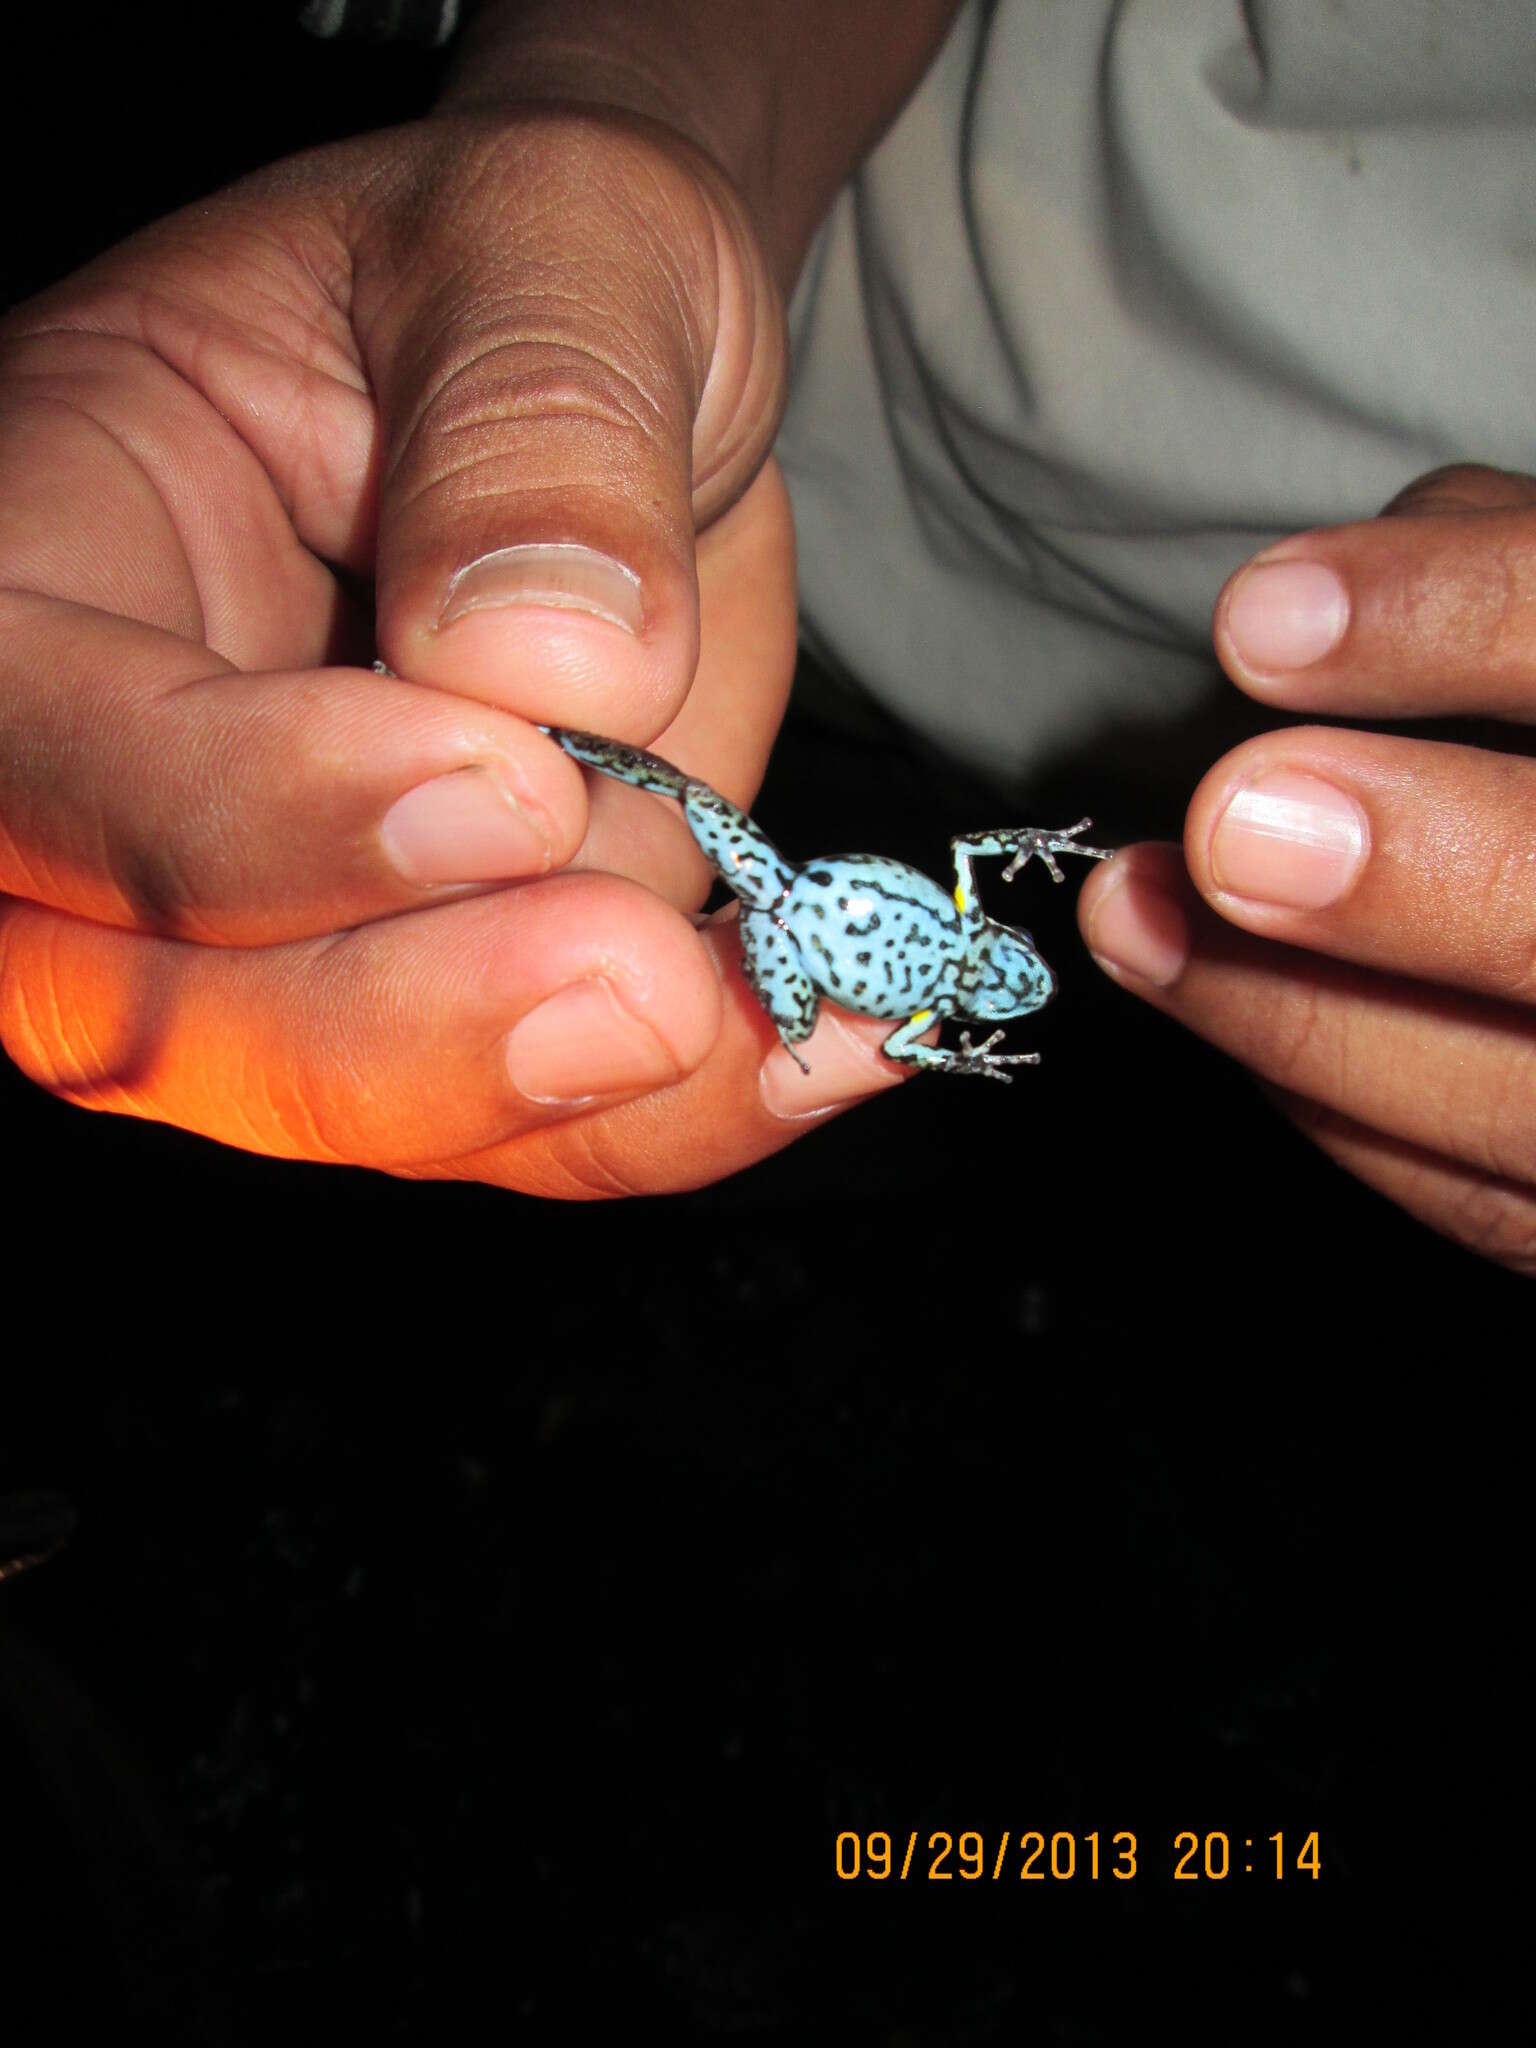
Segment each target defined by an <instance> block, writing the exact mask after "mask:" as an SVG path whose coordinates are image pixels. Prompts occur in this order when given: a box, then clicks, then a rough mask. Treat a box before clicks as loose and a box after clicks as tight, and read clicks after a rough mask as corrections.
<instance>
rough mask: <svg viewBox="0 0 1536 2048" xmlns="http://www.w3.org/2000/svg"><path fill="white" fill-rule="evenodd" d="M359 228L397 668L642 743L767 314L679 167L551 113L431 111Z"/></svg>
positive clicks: (635, 131)
mask: <svg viewBox="0 0 1536 2048" xmlns="http://www.w3.org/2000/svg"><path fill="white" fill-rule="evenodd" d="M439 135H440V140H439V142H438V143H437V145H436V148H437V154H436V155H435V156H433V157H432V158H429V159H428V160H427V162H426V164H425V166H424V167H423V166H421V165H417V166H415V167H414V168H413V172H412V178H411V182H410V185H409V188H408V190H407V191H405V192H404V193H402V192H400V191H395V192H392V193H388V194H387V195H386V196H385V197H384V199H383V200H382V201H379V202H377V203H375V204H374V205H373V206H372V207H371V209H370V211H369V213H368V217H367V221H366V223H365V225H364V227H363V229H362V231H361V233H360V239H359V247H358V258H357V283H356V302H355V306H356V320H357V326H358V332H359V335H360V337H361V340H362V344H363V348H364V353H365V358H366V361H367V364H368V366H369V370H370V373H371V375H372V378H373V381H374V385H375V388H376V390H377V393H378V397H379V403H380V407H381V412H382V418H383V426H384V435H385V460H384V467H383V474H382V495H381V505H380V515H379V543H378V621H379V641H380V649H381V651H382V653H383V654H384V657H385V659H386V660H387V661H388V662H389V663H390V665H391V667H393V668H395V669H396V670H398V671H399V672H400V673H401V674H402V675H409V676H411V677H413V678H418V679H420V680H423V681H426V682H429V683H435V684H438V685H440V686H442V687H445V688H452V689H457V690H460V691H463V692H466V693H468V694H472V695H476V696H483V697H486V698H488V699H489V700H491V701H493V702H495V703H499V704H503V705H506V706H508V707H510V708H511V709H513V710H517V711H520V712H523V713H524V714H526V715H528V716H531V717H536V718H539V719H543V720H546V721H549V722H553V723H563V724H568V725H573V726H577V727H583V728H586V729H588V730H598V731H602V732H604V733H608V734H610V735H612V736H613V737H616V738H627V739H637V738H638V739H649V738H651V737H653V736H654V735H655V734H656V733H657V732H658V731H660V730H662V729H663V728H664V727H665V726H666V725H667V724H668V722H669V721H670V719H671V718H672V716H673V715H674V714H675V712H676V711H677V709H678V707H679V705H680V704H681V702H682V698H683V696H684V694H685V692H686V689H687V686H688V683H689V680H690V678H691V676H692V673H693V665H694V661H695V659H696V655H697V647H698V596H697V587H696V582H695V571H694V545H693V540H694V529H695V524H696V523H699V524H703V523H706V522H707V520H708V519H709V518H710V517H711V516H713V515H714V514H715V513H716V512H718V511H719V510H720V509H722V508H723V506H724V505H725V504H726V503H728V502H730V501H731V499H732V498H733V497H734V496H736V495H738V494H739V492H740V491H741V489H743V488H744V486H745V484H746V483H747V481H748V480H749V479H750V477H751V475H752V474H753V473H754V471H755V469H756V468H757V467H758V466H759V465H760V463H761V461H762V459H763V457H764V456H765V455H766V453H767V451H768V447H769V444H770V442H771V439H772V435H773V432H774V429H775V426H776V424H777V416H778V409H779V404H780V399H781V393H782V385H783V343H782V319H781V314H780V310H779V306H778V301H777V298H776V295H775V293H774V290H773V286H772V283H771V281H770V279H769V276H768V273H767V271H766V268H765V267H764V265H763V264H762V262H761V259H760V258H759V257H758V256H757V254H756V251H755V244H754V242H753V240H752V237H751V235H750V233H749V231H748V229H747V226H746V222H745V217H744V216H743V215H742V213H741V211H740V208H739V206H738V205H737V204H736V202H735V201H734V200H733V198H732V197H731V195H730V193H729V192H728V190H727V188H726V187H725V186H724V184H723V182H722V181H721V180H720V178H719V177H718V174H716V173H715V172H714V171H713V170H712V169H711V168H710V167H709V166H708V165H707V164H706V163H705V162H704V160H703V159H702V158H698V157H696V156H694V155H693V153H692V152H690V151H688V150H687V148H686V146H685V145H683V144H681V143H680V142H677V141H675V139H665V140H664V139H663V138H662V134H661V131H659V130H652V129H650V128H649V127H648V126H646V125H645V124H640V123H633V122H629V121H626V120H620V119H618V118H617V117H615V118H608V117H603V118H598V117H590V116H578V115H573V114H562V115H547V114H530V115H526V116H523V117H521V118H519V119H516V120H510V121H509V120H507V119H501V120H498V121H496V122H492V123H487V122H483V121H479V120H477V119H474V118H472V117H464V118H461V119H459V120H454V121H449V122H444V123H442V124H439Z"/></svg>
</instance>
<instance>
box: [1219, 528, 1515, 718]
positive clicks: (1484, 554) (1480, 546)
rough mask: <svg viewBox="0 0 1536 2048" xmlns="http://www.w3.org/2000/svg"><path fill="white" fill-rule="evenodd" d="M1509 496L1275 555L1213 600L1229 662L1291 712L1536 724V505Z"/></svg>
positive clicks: (1258, 693) (1337, 532) (1338, 531)
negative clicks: (1474, 717)
mask: <svg viewBox="0 0 1536 2048" xmlns="http://www.w3.org/2000/svg"><path fill="white" fill-rule="evenodd" d="M1509 495H1513V494H1512V493H1504V492H1501V493H1500V494H1499V495H1498V499H1497V501H1494V498H1493V494H1491V493H1490V494H1489V497H1490V502H1489V503H1488V504H1487V505H1486V506H1481V507H1479V509H1476V510H1471V511H1467V510H1460V509H1456V510H1448V509H1445V507H1446V505H1447V503H1448V502H1450V501H1449V500H1447V499H1446V498H1445V497H1443V496H1442V497H1440V498H1437V497H1436V496H1435V495H1434V494H1433V493H1429V494H1427V495H1426V496H1425V497H1424V498H1423V499H1422V500H1420V501H1419V502H1418V503H1417V504H1416V505H1415V504H1410V505H1406V506H1404V507H1403V508H1402V510H1403V511H1405V512H1409V513H1411V514H1412V515H1413V516H1408V517H1403V516H1398V517H1392V518H1386V519H1372V520H1365V521H1362V522H1361V523H1360V524H1358V525H1353V526H1340V527H1334V528H1331V529H1323V530H1320V531H1318V532H1315V533H1308V534H1299V535H1295V536H1293V537H1292V538H1290V539H1288V540H1285V541H1282V542H1281V543H1280V544H1279V546H1278V547H1273V548H1269V549H1267V550H1266V551H1265V552H1264V553H1263V554H1261V555H1259V556H1257V557H1256V558H1255V559H1254V560H1253V561H1252V562H1250V563H1248V564H1247V565H1246V566H1245V567H1244V568H1242V569H1240V570H1239V571H1238V573H1237V575H1236V576H1234V577H1233V578H1232V580H1231V581H1230V582H1229V583H1228V584H1227V585H1226V587H1225V588H1224V589H1223V591H1222V593H1221V595H1220V597H1219V598H1218V599H1217V603H1216V612H1215V618H1214V621H1213V629H1212V630H1213V635H1214V639H1215V645H1216V652H1217V654H1218V656H1219V657H1220V660H1221V663H1222V666H1223V667H1224V668H1225V669H1226V671H1227V673H1228V675H1230V676H1231V677H1232V679H1233V681H1234V682H1236V683H1237V684H1239V685H1240V686H1241V687H1242V688H1243V689H1245V690H1246V691H1247V692H1248V693H1249V695H1250V696H1253V697H1257V698H1258V699H1260V701H1261V702H1264V703H1268V704H1280V705H1285V706H1288V707H1290V708H1292V709H1294V710H1301V711H1306V710H1322V711H1332V712H1339V713H1346V714H1349V713H1352V714H1356V715H1362V716H1367V717H1376V718H1396V717H1411V716H1415V715H1428V714H1449V713H1464V714H1470V713H1482V714H1487V715H1491V716H1495V717H1502V718H1513V719H1530V718H1536V508H1533V506H1532V505H1531V504H1529V503H1524V502H1521V503H1519V504H1515V505H1511V504H1510V503H1508V502H1506V501H1505V500H1506V499H1507V497H1508V496H1509Z"/></svg>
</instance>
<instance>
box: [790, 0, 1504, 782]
mask: <svg viewBox="0 0 1536 2048" xmlns="http://www.w3.org/2000/svg"><path fill="white" fill-rule="evenodd" d="M791 327H792V332H793V337H794V348H795V371H794V383H793V393H792V398H791V403H790V408H789V413H788V417H787V419H786V421H785V425H784V429H783V433H782V436H781V439H780V444H779V453H780V457H781V459H782V461H783V464H784V468H785V472H786V474H787V477H788V479H789V485H790V490H791V493H792V495H793V499H794V503H795V510H796V514H797V522H798V531H799V542H800V557H801V560H800V579H801V602H802V611H803V616H804V618H805V622H806V630H807V635H808V637H809V638H810V640H811V641H812V643H813V644H814V645H817V646H819V647H820V648H821V649H822V651H823V652H824V653H825V654H827V655H828V656H829V657H830V658H831V659H832V660H833V661H834V662H835V663H836V664H837V665H838V666H840V667H842V668H843V669H845V670H847V671H848V672H850V673H851V674H852V675H853V676H854V677H856V678H857V679H858V680H859V681H860V682H861V683H862V684H863V685H864V686H865V687H867V688H868V689H869V690H870V691H871V692H872V693H873V694H874V695H875V696H876V697H877V698H878V699H879V700H880V701H881V702H882V703H883V704H884V705H885V706H886V707H887V708H889V709H890V710H892V711H894V712H895V713H896V714H897V715H898V716H900V717H901V718H903V719H904V720H906V721H908V722H909V723H910V724H911V725H913V726H915V727H916V728H918V729H919V730H920V731H922V732H923V733H924V734H925V735H927V736H928V738H929V739H931V740H932V741H933V742H934V743H935V744H936V745H938V746H939V747H942V748H945V749H947V750H948V751H950V752H951V753H954V754H956V755H958V756H961V757H964V758H967V759H969V760H971V761H974V762H977V763H980V764H982V765H986V766H990V767H992V768H993V769H995V770H996V771H998V772H999V773H1000V774H1004V775H1009V776H1018V775H1019V774H1020V773H1021V771H1024V770H1030V771H1031V772H1038V771H1039V770H1040V768H1041V767H1042V766H1045V765H1049V764H1050V763H1052V762H1055V761H1060V760H1064V759H1067V758H1071V757H1074V756H1077V755H1080V754H1082V753H1083V752H1085V751H1092V750H1096V749H1100V748H1104V747H1111V748H1113V747H1116V746H1119V747H1121V748H1124V747H1127V746H1134V745H1135V744H1136V743H1137V735H1138V734H1141V735H1146V734H1151V733H1153V732H1154V730H1155V729H1156V728H1157V727H1158V726H1159V725H1161V726H1167V725H1168V724H1169V723H1170V722H1172V723H1173V724H1175V725H1177V724H1178V723H1179V722H1180V721H1184V722H1187V723H1193V722H1196V721H1197V720H1198V715H1199V707H1200V706H1201V704H1202V703H1203V702H1208V701H1209V699H1210V697H1211V693H1212V691H1213V688H1219V689H1221V690H1224V691H1225V692H1226V694H1227V695H1228V696H1231V695H1233V694H1235V693H1233V692H1232V691H1231V686H1230V685H1221V684H1219V683H1214V682H1213V678H1214V677H1215V676H1216V674H1217V672H1216V670H1215V668H1214V663H1213V660H1212V657H1211V655H1210V652H1209V645H1210V615H1211V606H1212V603H1213V601H1214V599H1215V597H1216V593H1217V591H1218V590H1219V589H1220V586H1221V584H1222V582H1223V581H1224V579H1225V578H1226V577H1227V575H1228V574H1229V573H1230V572H1231V570H1232V569H1234V568H1235V567H1236V566H1237V564H1238V563H1239V562H1241V561H1242V560H1243V559H1244V558H1245V557H1246V556H1247V555H1249V554H1251V553H1252V552H1253V551H1254V550H1255V549H1256V548H1258V547H1261V546H1262V545H1264V544H1265V543H1266V542H1267V541H1269V540H1272V539H1274V538H1277V537H1278V536H1280V535H1281V534H1284V533H1288V532H1293V531H1296V530H1297V529H1301V528H1305V527H1308V526H1314V525H1321V524H1325V523H1330V522H1334V521H1339V520H1348V519H1359V518H1365V517H1368V516H1370V515H1371V514H1372V513H1373V512H1375V511H1377V510H1379V509H1380V507H1381V505H1382V504H1383V503H1384V502H1385V501H1386V500H1387V499H1388V498H1390V497H1391V496H1393V495H1394V493H1396V492H1397V491H1399V490H1400V489H1401V488H1402V487H1403V485H1404V484H1406V483H1407V482H1408V481H1409V480H1410V479H1411V478H1413V477H1414V476H1417V475H1419V474H1420V473H1421V472H1423V471H1425V470H1428V469H1432V468H1435V467H1436V466H1438V465H1439V464H1441V463H1445V462H1450V461H1456V460H1466V461H1478V462H1489V463H1495V464H1497V465H1499V466H1500V467H1503V468H1509V469H1523V470H1531V471H1536V5H1533V4H1532V0H1456V4H1454V5H1451V4H1448V0H1246V4H1239V0H991V4H987V0H972V4H970V5H968V6H967V7H966V8H964V10H963V11H962V13H961V15H960V17H959V19H958V20H957V22H956V24H955V27H954V29H953V31H952V33H951V34H950V36H949V37H948V39H947V41H946V43H945V45H944V48H943V50H942V51H941V52H940V54H939V56H938V58H937V60H936V61H935V64H934V66H933V68H932V70H931V71H930V73H929V75H928V76H927V78H926V79H925V80H924V81H923V84H922V85H921V87H920V88H919V90H918V92H917V94H916V96H915V97H914V99H913V100H912V101H911V103H910V104H909V105H908V107H907V108H906V110H905V111H904V113H903V114H902V116H901V118H900V120H899V122H898V123H897V125H896V127H895V128H894V129H893V130H892V132H891V133H890V135H889V136H888V137H887V138H886V140H885V141H884V142H883V143H882V144H881V146H880V148H879V149H878V150H876V152H875V153H874V155H873V156H872V157H871V159H870V160H869V162H868V163H867V164H866V165H865V166H864V168H863V169H862V170H861V171H860V173H859V175H858V177H857V178H856V180H855V181H854V183H853V185H852V186H851V187H850V188H849V189H848V190H847V191H846V192H844V193H843V194H842V195H841V197H840V198H839V199H838V201H837V203H836V205H835V207H834V210H833V212H832V215H831V217H830V219H829V220H828V222H827V223H826V225H825V228H824V230H823V232H822V234H821V236H820V237H819V239H818V242H817V244H816V247H815V249H814V250H813V252H812V257H811V260H810V262H809V264H808V266H807V271H806V275H805V277H804V278H803V279H802V282H801V287H800V290H799V291H798V293H797V294H796V298H795V303H794V306H793V308H792V310H791ZM1270 722H1273V721H1272V720H1271V721H1270Z"/></svg>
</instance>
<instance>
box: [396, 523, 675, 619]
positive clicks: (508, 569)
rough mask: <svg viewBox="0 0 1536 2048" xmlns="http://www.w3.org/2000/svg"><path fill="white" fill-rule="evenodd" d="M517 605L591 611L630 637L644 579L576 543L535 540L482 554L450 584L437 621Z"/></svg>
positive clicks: (610, 557) (638, 617)
mask: <svg viewBox="0 0 1536 2048" xmlns="http://www.w3.org/2000/svg"><path fill="white" fill-rule="evenodd" d="M514 604H533V605H553V606H554V607H555V608H556V609H557V610H560V611H577V612H590V613H591V614H592V616H593V617H594V618H599V619H606V620H607V621H608V623H609V624H610V625H611V626H622V627H623V628H624V630H625V632H626V633H638V632H639V630H640V579H639V578H638V577H637V576H636V575H635V574H634V573H633V571H631V570H629V569H626V568H625V566H624V564H623V563H622V562H616V561H615V560H614V559H613V557H612V556H611V555H600V554H598V552H597V551H596V549H595V548H584V547H580V546H578V545H577V544H576V543H575V542H572V541H537V542H534V543H532V544H530V545H529V546H526V547H516V548H497V549H496V551H495V553H494V554H489V555H481V556H480V558H479V559H478V561H474V562H470V563H469V564H468V565H467V566H466V567H465V568H463V569H460V570H459V572H458V574H457V575H456V576H455V577H454V579H453V581H452V582H451V583H450V584H449V586H448V598H447V602H446V603H445V604H444V606H443V610H442V616H441V617H440V618H439V619H438V622H437V623H438V625H439V626H440V627H442V626H451V625H452V624H453V622H454V620H455V619H461V618H463V616H464V614H465V613H466V612H478V611H492V610H494V609H495V608H496V607H497V606H499V605H514Z"/></svg>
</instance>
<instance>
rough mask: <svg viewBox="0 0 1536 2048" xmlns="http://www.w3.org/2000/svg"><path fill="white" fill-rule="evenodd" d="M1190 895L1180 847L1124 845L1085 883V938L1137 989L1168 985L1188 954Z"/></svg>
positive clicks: (1101, 960)
mask: <svg viewBox="0 0 1536 2048" xmlns="http://www.w3.org/2000/svg"><path fill="white" fill-rule="evenodd" d="M1191 895H1192V889H1191V884H1190V879H1189V875H1188V872H1187V870H1186V868H1185V865H1184V856H1183V853H1182V851H1181V850H1180V848H1179V847H1177V846H1174V845H1169V844H1164V843H1162V842H1151V843H1146V844H1143V845H1140V846H1130V847H1124V848H1122V849H1121V851H1120V852H1119V853H1118V854H1116V856H1115V858H1114V860H1113V861H1111V862H1109V863H1108V865H1107V866H1106V867H1105V868H1104V869H1103V870H1102V871H1101V872H1100V873H1096V874H1094V875H1091V876H1090V877H1089V879H1088V881H1087V882H1085V883H1084V885H1083V888H1082V891H1081V894H1080V895H1079V897H1078V910H1077V915H1078V925H1079V929H1080V930H1081V932H1082V935H1083V943H1084V944H1085V945H1086V946H1087V948H1088V950H1089V952H1090V953H1091V954H1092V955H1093V957H1094V959H1095V960H1096V961H1097V962H1098V964H1099V966H1100V967H1102V968H1103V969H1104V971H1105V973H1106V974H1108V975H1110V976H1111V978H1112V979H1114V980H1115V981H1119V982H1122V983H1124V984H1125V985H1127V986H1129V987H1132V988H1134V989H1137V990H1138V991H1145V990H1148V989H1151V990H1168V989H1171V988H1172V987H1173V986H1174V985H1175V984H1176V983H1177V982H1178V980H1179V979H1180V977H1181V976H1182V974H1183V972H1184V969H1185V966H1186V965H1187V964H1188V960H1189V955H1190V950H1191V944H1192V940H1191V930H1190V914H1189V913H1190V902H1191Z"/></svg>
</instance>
